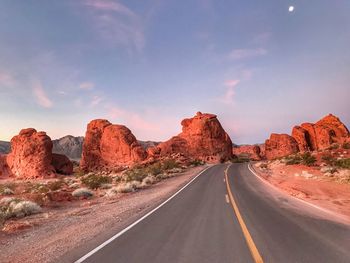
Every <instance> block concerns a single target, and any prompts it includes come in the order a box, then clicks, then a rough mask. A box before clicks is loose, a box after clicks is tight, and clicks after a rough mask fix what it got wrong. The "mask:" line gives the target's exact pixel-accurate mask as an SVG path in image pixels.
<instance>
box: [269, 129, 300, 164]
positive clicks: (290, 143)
mask: <svg viewBox="0 0 350 263" xmlns="http://www.w3.org/2000/svg"><path fill="white" fill-rule="evenodd" d="M298 151H299V148H298V143H297V141H296V140H295V139H294V138H293V137H292V136H289V135H288V134H275V133H273V134H271V136H270V139H268V140H266V142H265V156H266V159H268V160H273V159H276V158H281V157H285V156H288V155H291V154H295V153H297V152H298Z"/></svg>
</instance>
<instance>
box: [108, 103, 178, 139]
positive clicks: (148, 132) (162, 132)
mask: <svg viewBox="0 0 350 263" xmlns="http://www.w3.org/2000/svg"><path fill="white" fill-rule="evenodd" d="M106 110H107V114H106V117H107V118H108V119H110V120H111V121H112V122H113V123H118V124H122V125H125V126H126V127H128V128H129V129H130V130H131V131H132V132H133V133H134V134H135V136H136V138H138V139H141V140H142V139H143V140H157V141H159V140H167V139H169V138H170V137H172V136H174V135H176V134H177V133H179V129H180V127H181V125H180V119H178V118H175V117H174V116H173V115H169V114H167V113H164V114H163V115H161V114H160V112H161V110H159V109H145V110H143V112H142V113H138V112H135V111H129V110H126V109H123V108H120V107H117V106H114V105H113V106H111V105H108V106H106Z"/></svg>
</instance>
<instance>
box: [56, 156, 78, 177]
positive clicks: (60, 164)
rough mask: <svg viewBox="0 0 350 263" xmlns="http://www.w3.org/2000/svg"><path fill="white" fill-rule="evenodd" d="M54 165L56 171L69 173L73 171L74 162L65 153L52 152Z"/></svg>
mask: <svg viewBox="0 0 350 263" xmlns="http://www.w3.org/2000/svg"><path fill="white" fill-rule="evenodd" d="M51 164H52V166H53V167H54V169H55V171H56V173H59V174H65V175H69V174H72V173H73V163H72V162H71V161H70V160H69V159H68V157H67V156H65V155H63V154H58V153H53V154H52V162H51Z"/></svg>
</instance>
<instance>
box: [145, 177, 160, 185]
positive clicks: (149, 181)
mask: <svg viewBox="0 0 350 263" xmlns="http://www.w3.org/2000/svg"><path fill="white" fill-rule="evenodd" d="M156 181H157V179H156V178H155V177H154V176H153V175H148V176H147V177H145V178H143V180H142V185H143V186H147V185H151V184H154V183H155V182H156Z"/></svg>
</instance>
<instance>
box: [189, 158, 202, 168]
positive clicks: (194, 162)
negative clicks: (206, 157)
mask: <svg viewBox="0 0 350 263" xmlns="http://www.w3.org/2000/svg"><path fill="white" fill-rule="evenodd" d="M204 164H205V162H204V161H202V160H198V159H195V160H193V161H191V162H190V163H189V165H192V166H195V167H196V166H201V165H204Z"/></svg>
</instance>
